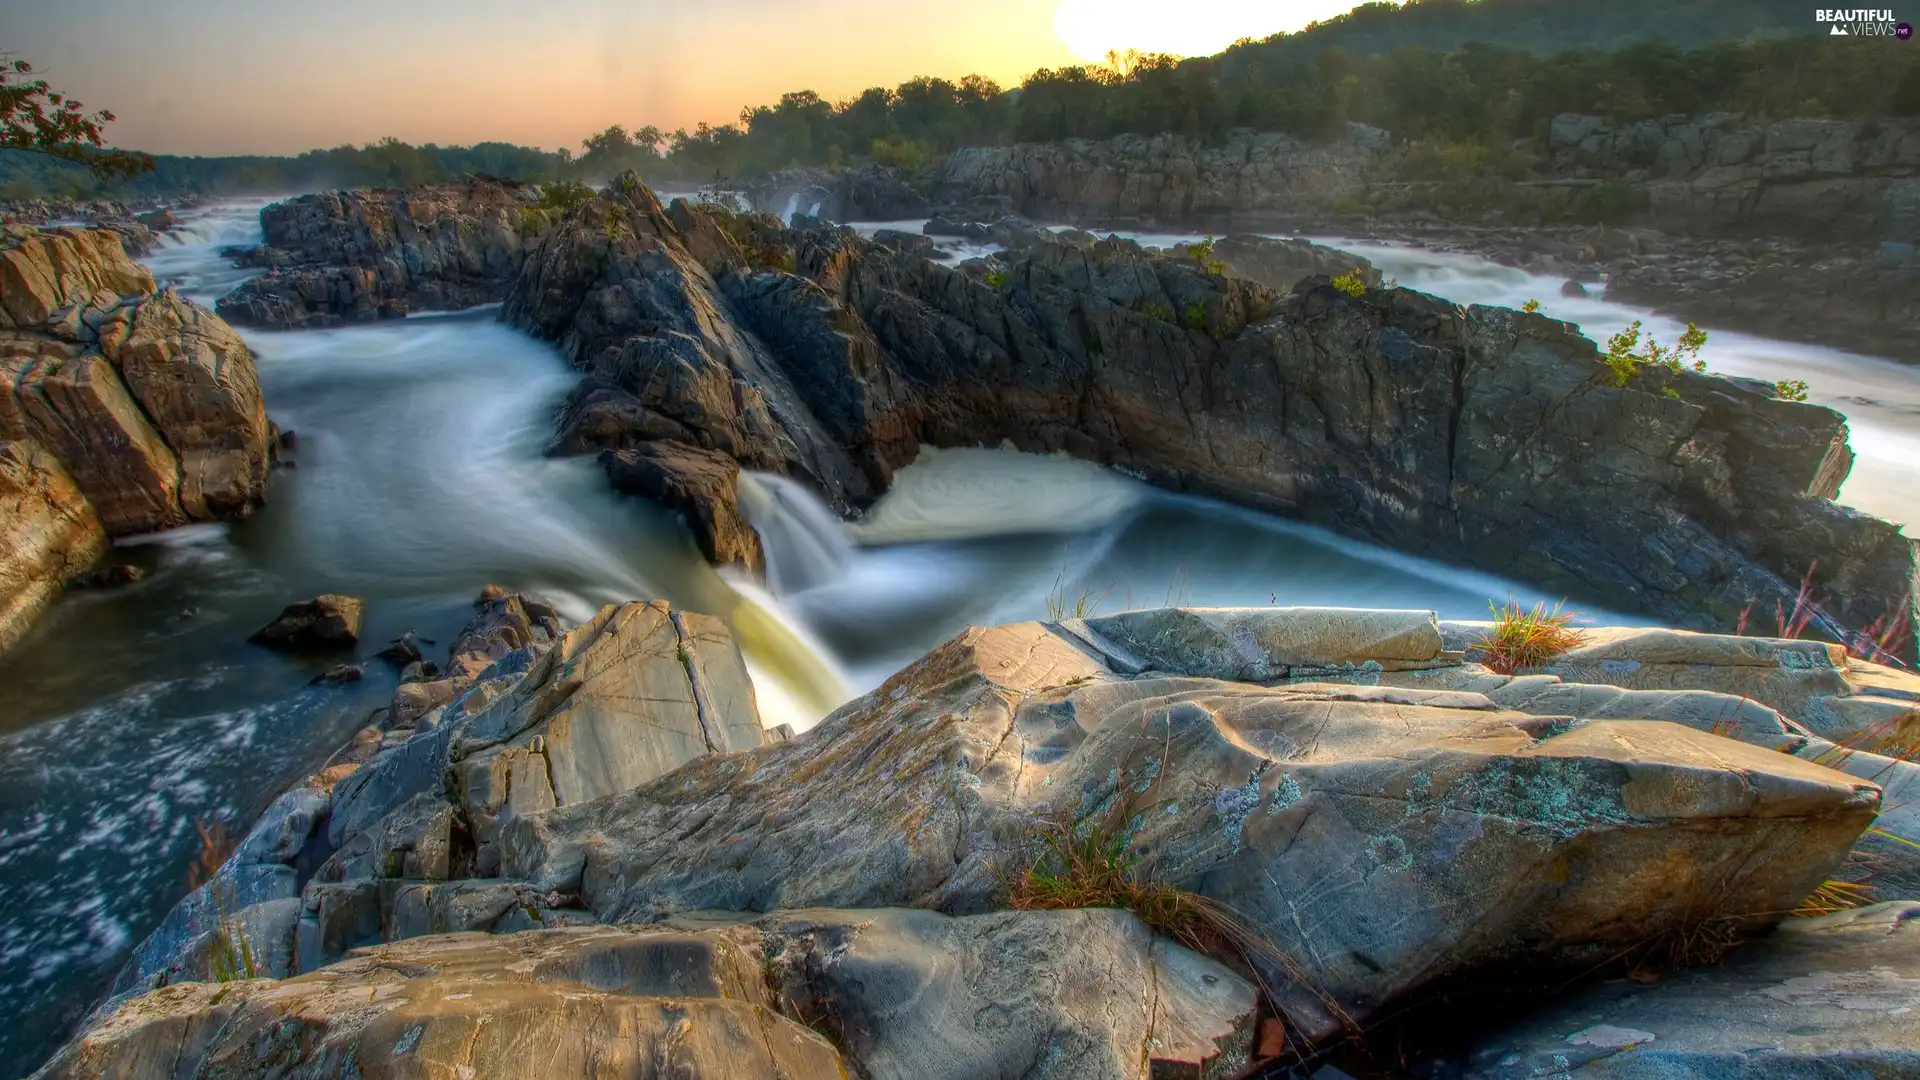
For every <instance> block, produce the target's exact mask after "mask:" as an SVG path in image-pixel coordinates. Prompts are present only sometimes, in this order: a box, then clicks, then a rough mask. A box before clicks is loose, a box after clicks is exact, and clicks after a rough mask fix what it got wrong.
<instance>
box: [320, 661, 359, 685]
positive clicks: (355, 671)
mask: <svg viewBox="0 0 1920 1080" xmlns="http://www.w3.org/2000/svg"><path fill="white" fill-rule="evenodd" d="M364 678H366V672H364V671H362V670H360V665H358V664H335V665H334V666H333V667H330V668H328V669H327V670H325V671H323V672H321V673H320V674H318V675H315V676H314V677H313V685H315V686H345V685H347V684H348V683H357V682H359V681H360V680H361V679H364Z"/></svg>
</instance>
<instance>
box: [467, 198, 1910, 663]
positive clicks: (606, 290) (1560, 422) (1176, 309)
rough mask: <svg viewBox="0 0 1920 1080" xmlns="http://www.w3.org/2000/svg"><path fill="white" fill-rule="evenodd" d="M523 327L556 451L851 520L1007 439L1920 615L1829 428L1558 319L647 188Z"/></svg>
mask: <svg viewBox="0 0 1920 1080" xmlns="http://www.w3.org/2000/svg"><path fill="white" fill-rule="evenodd" d="M788 268H791V269H792V270H793V271H794V272H788ZM504 314H505V317H506V318H507V319H508V320H509V321H511V322H513V323H514V324H515V325H518V326H522V327H524V328H526V329H528V330H530V331H532V332H534V333H536V334H538V335H540V336H543V337H547V338H549V339H552V340H555V341H557V342H558V343H559V344H560V346H561V348H562V349H563V351H564V352H566V354H567V355H568V356H569V357H570V358H572V359H573V360H574V362H575V363H576V364H578V365H579V366H580V367H582V368H583V369H584V370H585V371H586V373H587V377H586V378H585V380H584V381H583V383H582V385H581V387H580V389H579V391H578V392H577V393H576V394H575V395H574V397H573V399H572V401H571V403H570V407H569V410H568V413H567V416H566V418H565V420H564V422H563V430H562V433H561V436H560V438H559V440H558V443H557V445H558V446H559V447H560V448H561V449H563V450H568V451H574V452H579V451H585V450H596V449H603V450H607V451H610V452H618V451H621V450H625V449H629V448H632V447H636V446H640V445H642V444H648V443H661V442H665V443H678V444H682V445H684V446H690V447H695V448H698V449H701V450H706V451H711V452H714V453H717V454H718V455H720V456H721V457H722V458H724V459H727V460H730V461H731V462H734V463H737V464H738V465H740V466H744V467H748V468H756V469H768V470H773V471H777V472H782V473H786V474H789V475H796V476H800V477H803V478H805V479H806V480H807V481H808V482H810V483H812V484H813V485H815V486H816V487H818V488H819V489H820V490H822V491H823V492H825V493H826V494H827V495H828V497H829V498H830V499H832V500H834V501H835V502H837V503H838V504H839V505H840V506H841V507H842V508H843V509H846V510H852V509H854V508H857V507H859V506H861V505H864V504H865V503H867V502H868V501H870V500H872V499H873V498H875V497H876V496H877V495H878V494H879V493H881V492H882V491H884V490H885V488H886V486H887V485H888V482H889V480H890V477H891V475H892V470H893V469H895V468H897V467H899V466H900V465H902V464H904V463H906V462H908V461H911V460H912V458H913V456H914V454H915V453H916V452H917V450H918V447H919V446H921V445H922V444H931V445H936V446H971V445H982V444H987V445H992V444H997V443H999V442H1000V441H1002V440H1009V441H1011V442H1012V443H1013V444H1015V445H1016V446H1019V447H1021V448H1023V449H1028V450H1036V451H1058V450H1064V451H1067V452H1069V453H1072V454H1074V455H1076V456H1079V457H1082V458H1086V459H1088V460H1091V461H1095V462H1098V463H1101V464H1105V465H1110V466H1113V467H1115V468H1119V469H1122V470H1124V471H1126V472H1129V473H1131V474H1133V475H1136V476H1139V477H1142V478H1145V479H1147V480H1148V481H1150V482H1152V483H1155V484H1157V485H1159V486H1161V487H1164V488H1167V489H1169V490H1174V491H1187V492H1194V493H1198V494H1204V495H1208V496H1211V497H1214V498H1220V499H1224V500H1226V501H1229V502H1233V503H1236V504H1239V505H1242V506H1248V507H1252V508H1255V509H1259V510H1264V511H1269V512H1273V513H1277V514H1282V515H1285V516H1288V517H1294V518H1301V519H1305V520H1309V521H1314V522H1318V523H1321V524H1324V525H1327V526H1329V527H1331V528H1334V529H1336V530H1339V531H1341V532H1345V533H1348V534H1350V535H1355V536H1360V537H1364V538H1366V539H1369V540H1372V541H1374V542H1378V543H1382V544H1385V545H1388V546H1392V547H1395V548H1399V549H1401V550H1408V551H1416V552H1420V553H1423V554H1427V555H1431V556H1434V557H1437V558H1441V559H1444V560H1447V561H1450V562H1454V563H1457V564H1463V565H1470V566H1478V567H1483V568H1486V569H1489V570H1494V571H1497V572H1500V573H1503V574H1509V575H1514V576H1518V577H1520V578H1522V579H1525V580H1529V581H1531V582H1533V583H1536V584H1538V585H1541V586H1543V587H1546V588H1550V589H1555V590H1562V589H1564V590H1565V591H1566V592H1568V593H1569V594H1571V595H1573V596H1574V597H1576V598H1578V599H1580V600H1582V601H1586V602H1593V603H1599V604H1604V605H1607V606H1609V607H1612V608H1615V609H1616V610H1637V611H1642V612H1646V613H1649V614H1652V615H1656V616H1659V617H1661V618H1664V619H1668V620H1671V621H1673V622H1674V623H1676V624H1678V625H1685V626H1699V627H1705V628H1721V627H1729V626H1731V625H1733V623H1734V622H1735V621H1736V619H1737V618H1738V617H1739V616H1740V613H1741V612H1742V611H1743V610H1745V609H1747V608H1748V607H1749V606H1750V605H1754V604H1756V603H1757V604H1759V605H1760V606H1762V607H1765V608H1770V607H1772V606H1773V600H1774V599H1775V598H1776V597H1778V598H1782V599H1784V600H1786V602H1788V603H1791V602H1792V597H1793V596H1794V595H1795V594H1796V593H1797V591H1798V589H1797V584H1796V585H1793V586H1790V585H1789V583H1798V582H1799V581H1800V580H1801V578H1802V577H1803V576H1804V575H1805V574H1806V573H1807V572H1808V570H1809V568H1815V564H1816V563H1817V568H1815V570H1814V572H1815V577H1814V579H1813V581H1814V586H1815V588H1816V590H1817V592H1818V594H1819V595H1820V596H1821V597H1822V598H1823V602H1824V603H1826V604H1827V606H1828V609H1829V610H1830V611H1831V612H1832V614H1833V615H1834V617H1835V618H1837V619H1838V620H1839V621H1840V622H1842V623H1844V624H1845V625H1848V626H1862V625H1866V624H1867V623H1869V622H1872V621H1873V620H1874V619H1877V618H1880V617H1881V616H1883V615H1886V614H1887V613H1888V612H1889V611H1890V610H1891V611H1892V612H1893V613H1894V614H1895V615H1898V614H1899V613H1900V612H1901V611H1908V612H1910V611H1911V608H1912V605H1913V602H1914V601H1913V597H1914V579H1915V561H1914V547H1913V544H1912V542H1911V541H1909V540H1907V539H1905V538H1904V537H1902V536H1901V535H1900V534H1899V532H1898V530H1897V529H1895V528H1894V527H1893V526H1891V525H1889V524H1887V523H1885V522H1882V521H1878V520H1876V519H1873V518H1869V517H1867V516H1865V515H1862V514H1859V513H1856V512H1854V511H1851V510H1848V509H1846V508H1844V507H1841V506H1838V505H1837V504H1835V503H1834V502H1833V501H1832V495H1833V493H1834V492H1835V491H1836V490H1837V488H1838V485H1839V484H1840V482H1841V481H1842V480H1843V479H1844V478H1845V476H1846V473H1847V470H1848V468H1849V465H1850V462H1851V455H1850V453H1849V451H1848V449H1847V446H1846V425H1845V422H1844V419H1843V418H1842V417H1841V416H1840V415H1839V414H1837V413H1835V412H1833V411H1831V410H1828V409H1824V408H1820V407H1816V406H1811V405H1806V404H1799V403H1794V402H1790V401H1784V400H1780V399H1779V398H1778V397H1777V396H1776V394H1775V392H1774V390H1773V388H1772V387H1769V386H1763V385H1760V384H1756V383H1752V382H1747V381H1741V380H1735V379H1727V378H1721V377H1716V376H1710V375H1703V374H1698V373H1694V372H1690V371H1688V372H1669V371H1667V370H1665V369H1662V368H1644V369H1641V370H1640V371H1639V372H1638V373H1636V374H1634V375H1633V376H1632V377H1631V378H1630V379H1629V380H1628V381H1627V384H1626V385H1624V386H1623V385H1618V383H1617V382H1616V380H1615V378H1614V377H1613V375H1612V373H1611V372H1610V370H1609V369H1608V368H1607V366H1606V365H1605V364H1604V363H1603V362H1602V361H1601V360H1600V358H1599V356H1598V354H1597V352H1596V350H1595V348H1594V346H1593V344H1592V343H1591V342H1590V341H1588V340H1587V339H1585V338H1583V337H1581V336H1580V335H1579V333H1578V332H1577V330H1576V329H1575V328H1574V327H1572V326H1570V325H1568V324H1565V323H1560V322H1556V321H1553V320H1550V319H1546V318H1543V317H1540V316H1538V315H1529V314H1523V313H1519V312H1514V311H1510V310H1505V309H1498V308H1481V307H1471V308H1461V307H1458V306H1456V305H1453V304H1449V303H1446V302H1444V301H1441V300H1438V299H1436V298H1433V297H1430V296H1424V295H1421V294H1418V293H1413V292H1410V291H1407V290H1400V289H1390V290H1380V289H1370V290H1367V291H1365V292H1364V293H1362V294H1361V295H1357V296H1353V295H1348V294H1346V293H1344V292H1342V291H1340V290H1338V289H1335V288H1332V287H1330V286H1329V285H1328V284H1327V283H1326V282H1325V280H1324V279H1309V281H1307V282H1305V283H1303V284H1302V285H1301V286H1300V287H1298V288H1297V289H1296V290H1295V291H1293V292H1291V293H1288V294H1280V293H1277V292H1275V291H1273V290H1270V289H1267V288H1265V287H1263V286H1260V285H1258V284H1255V283H1253V282H1249V281H1245V280H1242V279H1239V278H1235V277H1233V276H1231V275H1227V274H1221V273H1217V272H1214V268H1213V267H1210V266H1208V265H1203V264H1202V263H1201V262H1199V261H1198V260H1195V259H1192V258H1180V257H1173V256H1166V255H1156V254H1152V253H1149V252H1146V251H1143V250H1141V249H1140V248H1139V247H1137V246H1135V245H1133V244H1130V243H1127V242H1124V241H1103V242H1100V243H1098V244H1094V245H1092V246H1091V247H1085V248H1081V247H1073V246H1067V245H1053V244H1046V245H1042V246H1040V247H1037V248H1034V249H1032V250H1030V251H1029V252H1027V253H1026V254H1025V255H1024V256H1022V257H1021V258H1020V259H1018V260H1017V261H1015V262H1013V263H1012V264H1011V266H1010V268H1009V269H1008V270H1006V271H1005V272H1003V273H1002V274H1001V275H997V276H995V277H991V278H981V277H974V276H970V275H968V274H967V273H964V272H962V271H958V270H952V269H948V268H945V267H942V266H939V265H936V264H934V263H932V262H929V261H927V260H926V259H924V258H921V257H919V256H915V255H912V254H910V253H905V252H902V251H900V250H898V249H896V248H893V247H888V246H884V245H877V244H870V243H867V242H865V241H862V240H860V239H859V238H858V237H856V236H854V235H852V234H851V233H850V232H848V231H844V230H842V231H819V230H816V231H799V232H796V231H793V230H786V229H782V228H780V227H778V225H777V223H776V222H772V221H769V220H767V219H752V218H732V217H727V216H723V214H722V213H721V212H716V211H713V210H711V209H710V208H704V207H698V206H691V205H688V204H685V203H681V202H676V203H675V204H674V206H673V207H672V209H671V210H668V209H663V208H662V207H661V206H660V204H659V203H658V202H657V201H656V200H655V199H654V198H653V195H652V193H651V192H649V191H648V190H646V188H645V187H644V186H642V185H640V184H638V182H637V181H628V182H624V183H616V184H615V185H614V186H613V187H612V188H610V189H609V190H608V192H607V193H606V194H604V195H602V196H601V197H599V198H596V199H594V200H593V201H591V202H589V203H587V204H585V205H584V206H582V207H580V208H579V209H577V210H576V211H574V212H573V213H572V214H570V215H569V216H568V218H567V219H566V220H564V221H563V222H562V223H561V224H560V225H559V226H558V227H557V228H556V229H555V230H554V232H553V233H552V235H551V236H549V237H548V238H547V240H546V241H545V242H543V244H542V245H541V247H540V249H539V250H538V251H537V252H536V253H535V254H534V256H533V257H531V258H530V259H529V260H528V263H527V267H526V270H525V272H524V273H523V274H522V276H521V278H520V280H519V281H518V282H517V283H516V285H515V287H514V291H513V293H512V295H510V296H509V298H508V300H507V304H506V307H505V309H504ZM663 460H667V459H663ZM683 487H684V488H685V489H687V490H705V491H721V490H724V487H725V485H724V484H722V485H718V486H716V485H714V484H712V483H691V484H688V485H683ZM700 517H703V518H708V519H712V520H716V521H717V520H722V519H724V518H725V515H724V514H706V515H700ZM703 544H704V546H706V547H707V549H708V550H710V551H713V550H717V545H715V544H714V543H713V541H712V539H711V538H707V539H705V540H703Z"/></svg>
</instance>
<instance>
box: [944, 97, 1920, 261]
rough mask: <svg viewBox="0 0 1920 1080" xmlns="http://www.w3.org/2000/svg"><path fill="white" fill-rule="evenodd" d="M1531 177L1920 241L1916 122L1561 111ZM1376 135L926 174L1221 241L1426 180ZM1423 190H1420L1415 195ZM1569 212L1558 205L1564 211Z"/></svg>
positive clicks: (957, 155)
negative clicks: (1623, 117) (1610, 184)
mask: <svg viewBox="0 0 1920 1080" xmlns="http://www.w3.org/2000/svg"><path fill="white" fill-rule="evenodd" d="M1522 156H1523V158H1525V159H1526V160H1525V163H1526V165H1527V166H1528V168H1529V170H1530V174H1531V175H1530V178H1529V179H1526V180H1521V181H1515V182H1512V183H1511V184H1508V185H1505V190H1504V191H1503V192H1502V193H1501V194H1500V202H1501V204H1502V205H1504V206H1506V207H1507V208H1509V209H1514V208H1524V207H1526V206H1527V205H1528V204H1530V203H1531V204H1537V205H1536V206H1535V212H1536V213H1537V212H1539V210H1540V209H1542V208H1544V207H1545V206H1546V205H1547V203H1548V202H1549V201H1550V199H1551V198H1552V195H1551V193H1553V192H1555V191H1558V192H1559V193H1560V195H1562V196H1566V195H1568V194H1570V193H1573V192H1578V191H1582V190H1584V189H1586V188H1587V187H1589V186H1591V185H1592V184H1594V183H1597V182H1599V181H1600V180H1603V179H1607V180H1613V181H1617V182H1618V183H1621V184H1623V185H1625V186H1626V187H1627V188H1628V189H1629V190H1630V191H1631V192H1632V198H1631V199H1630V200H1629V202H1630V203H1631V204H1633V206H1634V210H1633V212H1634V214H1635V215H1637V216H1635V217H1633V218H1630V220H1635V221H1637V222H1638V223H1643V224H1647V225H1651V226H1653V227H1655V228H1659V229H1661V230H1663V231H1666V232H1670V233H1674V234H1679V235H1688V234H1706V235H1737V236H1741V237H1752V236H1756V235H1760V236H1787V237H1797V238H1803V239H1808V240H1818V241H1841V240H1844V241H1880V240H1890V241H1897V242H1902V243H1907V244H1911V243H1912V242H1913V241H1914V239H1915V237H1916V235H1920V120H1916V119H1894V120H1879V121H1874V122H1864V121H1845V120H1820V119H1788V120H1775V121H1755V120H1747V119H1744V118H1741V117H1738V116H1731V115H1725V114H1715V115H1709V116H1702V117H1668V118H1665V119H1661V120H1646V121H1639V122H1633V123H1620V122H1613V121H1609V120H1606V119H1603V118H1601V117H1593V116H1580V115H1575V114H1566V115H1562V116H1560V117H1557V118H1555V120H1554V121H1553V123H1552V125H1551V127H1550V128H1549V130H1548V133H1547V136H1546V138H1545V139H1544V140H1539V141H1536V144H1535V145H1533V146H1531V147H1528V148H1526V149H1525V150H1524V151H1522ZM1404 165H1405V161H1404V153H1403V149H1402V148H1398V147H1396V146H1395V145H1394V143H1393V140H1392V139H1390V138H1389V137H1388V136H1386V135H1385V133H1383V132H1379V131H1376V130H1374V129H1370V128H1365V127H1362V126H1360V125H1351V126H1350V128H1349V131H1348V133H1347V135H1346V136H1345V137H1344V138H1342V139H1340V140H1337V141H1335V142H1331V143H1326V144H1310V143H1304V142H1301V141H1299V140H1297V139H1294V138H1292V137H1291V136H1287V135H1282V134H1252V133H1236V134H1233V135H1230V136H1228V137H1227V138H1226V139H1224V140H1223V141H1222V142H1221V143H1220V144H1219V145H1207V144H1206V143H1204V142H1202V141H1200V140H1195V139H1189V138H1185V137H1181V136H1173V135H1163V136H1153V137H1147V136H1137V135H1128V136H1121V137H1118V138H1114V139H1108V140H1103V141H1098V142H1095V141H1088V140H1069V141H1066V142H1061V143H1048V144H1021V145H1016V146H1002V147H973V148H968V149H963V150H958V151H956V152H954V153H953V154H952V155H950V156H949V157H948V158H947V159H946V161H945V162H944V163H943V165H942V166H941V167H940V170H939V172H938V173H937V175H936V176H935V178H934V181H933V189H934V192H935V195H936V197H937V198H939V199H944V200H948V201H954V202H963V201H966V200H975V199H983V200H1004V201H1005V202H1006V203H1008V204H1009V207H1008V208H1009V209H1012V210H1016V211H1019V212H1021V213H1025V214H1028V215H1030V216H1034V217H1042V218H1048V219H1058V220H1066V221H1076V222H1089V223H1098V224H1121V223H1133V222H1137V223H1142V224H1159V225H1165V226H1180V227H1184V228H1193V229H1207V230H1212V231H1215V232H1226V231H1231V230H1249V229H1278V228H1293V227H1298V226H1301V225H1302V224H1304V223H1309V222H1324V221H1327V220H1329V219H1331V218H1332V217H1334V216H1335V215H1336V214H1339V213H1341V212H1343V211H1351V210H1352V209H1353V208H1354V207H1355V206H1356V205H1365V204H1366V198H1365V197H1368V196H1371V195H1373V194H1374V193H1373V190H1372V189H1374V188H1375V187H1376V186H1379V187H1381V188H1383V189H1385V190H1383V191H1382V192H1380V195H1381V196H1383V198H1376V199H1375V201H1376V202H1380V203H1381V204H1382V205H1385V206H1388V207H1391V206H1393V205H1394V204H1395V202H1396V200H1399V201H1404V193H1403V194H1402V195H1401V196H1395V195H1394V194H1393V189H1400V188H1404V187H1405V186H1407V185H1408V182H1409V181H1417V180H1419V179H1420V178H1419V177H1414V176H1410V175H1409V174H1407V173H1406V172H1405V171H1404ZM1414 186H1417V185H1414ZM1562 201H1563V202H1564V199H1563V200H1562Z"/></svg>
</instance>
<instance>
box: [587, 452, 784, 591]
mask: <svg viewBox="0 0 1920 1080" xmlns="http://www.w3.org/2000/svg"><path fill="white" fill-rule="evenodd" d="M600 464H601V465H602V466H603V467H604V468H605V469H606V470H607V476H608V477H609V478H610V479H611V480H612V481H613V486H614V488H615V489H616V490H619V491H622V492H625V493H626V494H629V495H638V496H640V497H641V498H644V499H652V500H653V501H655V502H657V503H660V504H661V505H662V506H665V507H667V508H669V509H672V510H677V511H679V512H680V513H682V514H684V515H685V516H686V519H687V526H688V528H689V529H691V530H692V532H693V539H694V543H695V544H697V545H699V547H700V553H701V554H702V555H705V556H706V557H707V561H708V562H711V563H714V564H715V565H721V566H738V567H740V568H741V569H743V570H746V571H747V572H748V573H751V574H753V575H755V576H756V577H757V576H759V575H760V574H762V573H764V572H765V570H766V556H765V554H764V553H763V552H762V551H761V549H760V535H759V534H758V533H756V532H754V530H753V526H752V525H750V524H748V523H747V519H746V517H745V516H744V515H742V514H741V512H740V466H739V465H737V464H735V463H734V460H733V459H732V458H730V457H728V456H726V455H725V454H721V453H717V452H715V451H711V450H699V449H696V448H694V447H691V446H687V445H686V444H684V443H678V442H651V443H646V444H644V445H641V446H638V447H633V448H631V449H626V450H607V451H604V452H602V454H601V456H600Z"/></svg>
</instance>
